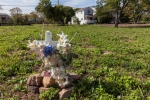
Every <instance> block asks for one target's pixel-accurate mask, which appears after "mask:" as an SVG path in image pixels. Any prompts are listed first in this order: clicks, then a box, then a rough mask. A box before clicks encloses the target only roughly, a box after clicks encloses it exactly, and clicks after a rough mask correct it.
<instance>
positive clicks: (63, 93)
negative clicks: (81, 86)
mask: <svg viewBox="0 0 150 100" xmlns="http://www.w3.org/2000/svg"><path fill="white" fill-rule="evenodd" d="M72 90H73V87H70V88H65V89H62V90H61V91H60V92H59V98H60V99H64V98H68V97H70V95H71V92H72Z"/></svg>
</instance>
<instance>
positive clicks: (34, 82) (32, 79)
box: [27, 74, 43, 86]
mask: <svg viewBox="0 0 150 100" xmlns="http://www.w3.org/2000/svg"><path fill="white" fill-rule="evenodd" d="M42 79H43V77H42V76H41V75H40V74H33V75H31V76H29V78H28V80H27V84H28V85H30V86H40V85H42Z"/></svg>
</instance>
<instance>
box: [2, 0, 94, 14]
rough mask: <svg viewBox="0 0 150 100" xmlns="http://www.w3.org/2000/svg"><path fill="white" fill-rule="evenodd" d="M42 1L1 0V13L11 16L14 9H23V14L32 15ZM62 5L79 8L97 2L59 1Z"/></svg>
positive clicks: (56, 1)
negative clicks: (11, 10)
mask: <svg viewBox="0 0 150 100" xmlns="http://www.w3.org/2000/svg"><path fill="white" fill-rule="evenodd" d="M39 1H40V0H0V5H2V8H3V11H0V13H7V14H9V13H10V12H9V10H10V9H11V8H14V7H19V8H21V10H22V12H23V13H30V12H32V11H35V6H37V5H38V3H39ZM59 2H60V4H63V5H65V6H71V7H74V8H77V7H81V8H82V7H87V6H94V5H96V2H95V0H59ZM51 3H52V4H57V3H58V0H51Z"/></svg>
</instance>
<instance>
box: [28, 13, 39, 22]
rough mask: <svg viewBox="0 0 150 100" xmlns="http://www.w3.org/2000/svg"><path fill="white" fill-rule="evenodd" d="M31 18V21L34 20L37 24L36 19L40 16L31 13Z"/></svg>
mask: <svg viewBox="0 0 150 100" xmlns="http://www.w3.org/2000/svg"><path fill="white" fill-rule="evenodd" d="M30 17H31V19H33V21H34V22H36V19H37V18H38V14H37V13H36V12H34V11H33V12H31V13H30Z"/></svg>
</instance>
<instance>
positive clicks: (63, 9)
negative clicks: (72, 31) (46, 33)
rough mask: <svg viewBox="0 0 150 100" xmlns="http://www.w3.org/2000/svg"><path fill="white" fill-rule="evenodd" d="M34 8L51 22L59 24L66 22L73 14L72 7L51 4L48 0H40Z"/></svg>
mask: <svg viewBox="0 0 150 100" xmlns="http://www.w3.org/2000/svg"><path fill="white" fill-rule="evenodd" d="M35 9H36V11H37V12H42V13H43V14H44V16H45V17H46V18H47V19H48V20H50V21H51V22H56V23H60V24H66V23H67V22H69V21H70V20H71V17H72V16H74V10H73V8H72V7H69V6H63V5H56V6H52V5H51V1H50V0H40V2H39V4H38V5H37V6H36V8H35Z"/></svg>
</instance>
